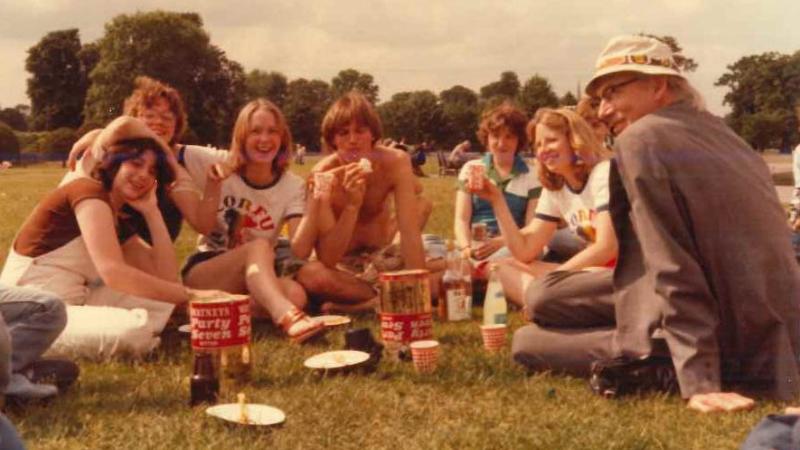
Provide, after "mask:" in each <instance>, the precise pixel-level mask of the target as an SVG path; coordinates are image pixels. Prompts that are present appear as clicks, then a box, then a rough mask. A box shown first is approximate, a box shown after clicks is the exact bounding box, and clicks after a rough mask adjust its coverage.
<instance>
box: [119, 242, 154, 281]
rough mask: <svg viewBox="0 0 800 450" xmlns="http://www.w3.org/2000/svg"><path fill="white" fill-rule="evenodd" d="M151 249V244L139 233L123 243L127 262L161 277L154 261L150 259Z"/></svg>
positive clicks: (123, 252) (123, 251)
mask: <svg viewBox="0 0 800 450" xmlns="http://www.w3.org/2000/svg"><path fill="white" fill-rule="evenodd" d="M150 251H151V247H150V244H148V243H147V242H145V240H144V239H142V238H140V237H139V236H138V235H134V236H131V237H130V238H129V239H128V240H127V241H125V243H124V244H122V254H123V256H124V258H125V262H126V263H128V264H130V265H131V266H133V267H136V268H137V269H139V270H141V271H142V272H147V273H149V274H150V275H153V276H156V277H159V278H160V276H159V274H157V273H156V268H155V267H153V263H152V261H151V260H150Z"/></svg>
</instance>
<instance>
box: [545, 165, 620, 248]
mask: <svg viewBox="0 0 800 450" xmlns="http://www.w3.org/2000/svg"><path fill="white" fill-rule="evenodd" d="M609 167H610V162H609V161H602V162H600V163H598V164H597V165H596V166H594V167H593V168H592V171H591V172H590V173H589V178H588V179H587V180H586V184H585V185H584V186H583V189H582V190H581V191H579V192H575V191H573V190H572V189H570V188H569V186H567V184H566V183H565V184H564V186H563V187H562V188H561V189H559V190H557V191H551V190H549V189H544V190H542V195H541V196H540V197H539V203H538V204H537V205H536V218H538V219H542V220H547V221H551V222H558V221H559V220H560V219H562V218H563V219H564V221H566V222H567V226H568V227H569V229H570V230H571V231H572V232H573V233H575V234H576V235H577V236H578V237H580V238H581V239H583V240H584V241H586V242H587V243H590V242H594V241H595V238H596V236H597V232H596V230H595V226H594V218H595V216H596V215H597V213H598V212H601V211H608V198H609V194H608V171H609Z"/></svg>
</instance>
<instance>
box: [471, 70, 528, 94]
mask: <svg viewBox="0 0 800 450" xmlns="http://www.w3.org/2000/svg"><path fill="white" fill-rule="evenodd" d="M519 87H520V83H519V77H517V74H516V73H514V72H511V71H506V72H503V73H501V74H500V80H499V81H495V82H492V83H489V84H487V85H486V86H483V87H482V88H481V98H482V99H484V100H491V99H492V98H493V97H502V98H508V99H514V98H517V95H519Z"/></svg>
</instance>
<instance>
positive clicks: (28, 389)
mask: <svg viewBox="0 0 800 450" xmlns="http://www.w3.org/2000/svg"><path fill="white" fill-rule="evenodd" d="M56 394H58V388H57V387H55V386H54V385H52V384H39V383H32V382H31V380H29V379H28V378H27V377H26V376H25V375H23V374H21V373H13V374H11V379H10V380H9V382H8V387H6V395H7V396H9V397H17V398H20V399H27V400H38V399H43V398H48V397H53V396H55V395H56Z"/></svg>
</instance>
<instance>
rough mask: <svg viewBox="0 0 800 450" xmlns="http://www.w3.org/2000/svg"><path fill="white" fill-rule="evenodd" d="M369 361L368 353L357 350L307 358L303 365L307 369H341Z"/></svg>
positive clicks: (321, 354)
mask: <svg viewBox="0 0 800 450" xmlns="http://www.w3.org/2000/svg"><path fill="white" fill-rule="evenodd" d="M368 359H369V353H365V352H359V351H358V350H337V351H333V352H325V353H320V354H319V355H314V356H312V357H311V358H308V359H307V360H306V361H305V362H304V363H303V365H305V366H306V367H308V368H309V369H323V370H330V369H343V368H345V367H353V366H357V365H359V364H361V363H363V362H365V361H366V360H368Z"/></svg>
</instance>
